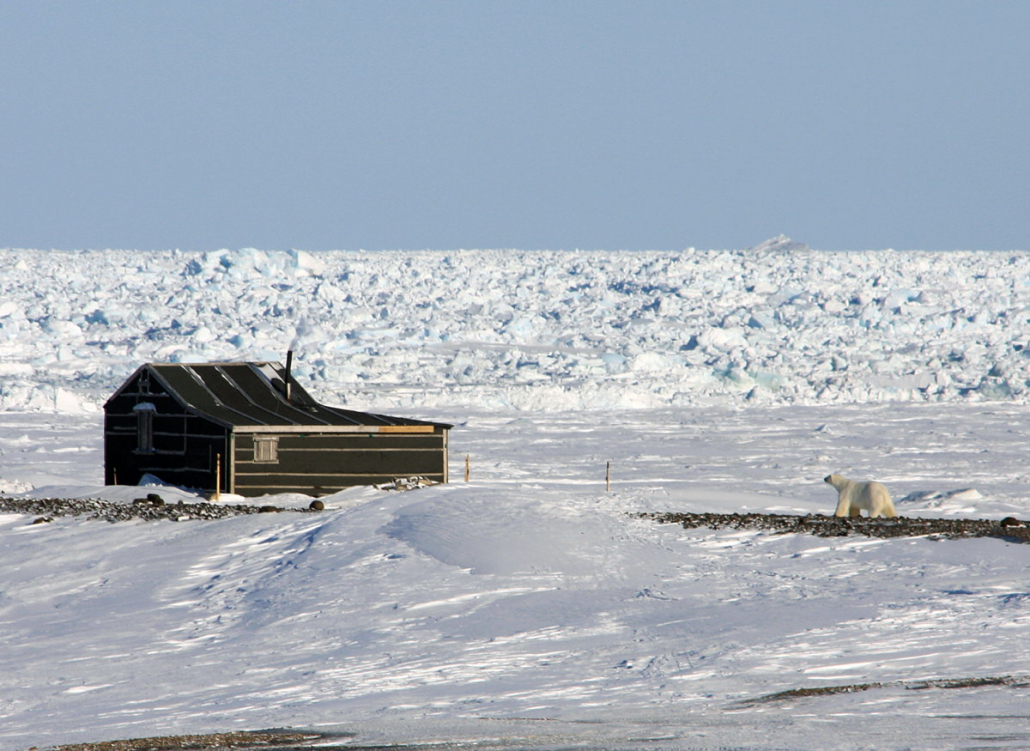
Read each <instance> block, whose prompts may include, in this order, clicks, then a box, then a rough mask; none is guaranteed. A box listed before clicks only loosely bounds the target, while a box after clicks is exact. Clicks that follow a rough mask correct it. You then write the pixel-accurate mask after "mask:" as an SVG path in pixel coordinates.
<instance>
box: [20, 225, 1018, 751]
mask: <svg viewBox="0 0 1030 751" xmlns="http://www.w3.org/2000/svg"><path fill="white" fill-rule="evenodd" d="M0 268H2V269H3V273H2V275H0V408H2V409H3V410H4V411H0V492H4V493H6V494H8V495H11V494H24V495H28V496H36V497H49V496H90V497H101V498H110V499H112V500H121V501H126V502H127V501H128V500H131V498H132V497H134V496H135V495H137V494H139V492H140V491H137V490H134V489H127V488H104V487H102V486H101V482H102V476H103V475H102V467H101V462H102V451H101V448H102V447H101V421H102V416H101V413H100V411H99V410H100V406H101V405H102V403H103V400H104V399H105V398H106V396H108V395H109V394H110V393H111V392H112V391H113V390H114V389H115V388H116V387H117V386H118V385H119V384H120V383H121V381H122V379H123V378H124V377H125V376H126V375H127V374H128V373H130V372H131V371H132V370H133V369H135V367H136V366H137V365H138V364H139V363H141V362H144V361H149V360H185V361H189V360H230V359H231V360H237V359H265V358H267V359H281V358H282V356H283V353H284V352H285V350H286V348H287V347H288V346H293V347H295V348H296V350H297V351H298V353H299V354H298V362H299V364H300V368H299V372H300V374H301V376H302V377H303V378H304V379H306V380H305V386H306V387H307V388H308V389H309V390H310V391H311V392H312V393H313V394H314V395H315V396H316V397H318V398H320V399H321V400H322V401H324V402H326V403H330V404H342V405H346V406H349V407H352V408H357V409H372V410H375V411H383V412H394V413H397V414H404V415H408V416H413V417H421V418H426V419H439V420H443V421H446V422H452V423H455V424H456V428H455V430H454V431H453V432H452V436H451V438H452V441H451V450H452V465H453V466H452V476H453V477H455V478H458V481H457V482H454V483H452V484H450V485H446V486H435V487H430V488H423V489H420V490H414V491H410V492H390V491H381V490H375V489H355V490H351V491H347V492H344V493H340V494H338V495H335V496H331V497H329V498H326V499H324V500H325V501H326V504H327V507H328V508H327V510H326V511H324V512H322V513H320V514H275V515H272V514H260V515H254V516H242V517H234V518H230V519H224V520H220V521H207V522H203V521H188V522H179V523H176V522H153V523H145V522H125V523H119V524H108V523H105V522H98V521H87V520H85V519H82V518H73V517H62V518H57V519H55V520H54V521H53V522H51V523H49V524H31V522H32V521H33V519H32V518H30V517H28V516H23V515H16V514H7V515H0V572H2V573H0V718H2V719H0V748H3V749H12V750H17V751H24V749H27V748H29V747H30V746H34V745H35V746H38V747H40V748H42V747H45V746H48V745H53V744H56V743H64V742H75V741H86V740H99V739H111V738H126V737H140V736H151V735H165V734H169V733H176V732H205V731H216V730H229V729H260V728H268V727H287V726H288V727H303V728H317V729H322V730H333V731H339V732H344V733H357V736H356V737H355V738H354V739H353V741H341V742H353V743H366V744H367V743H382V742H400V743H417V744H426V743H431V742H436V741H446V742H460V741H469V742H471V741H478V742H480V743H484V742H486V741H490V740H494V741H496V743H497V744H499V745H501V744H508V745H515V746H520V745H521V746H534V747H550V748H553V747H559V746H561V747H567V746H573V745H579V746H587V747H614V748H638V747H647V748H654V747H675V748H699V749H715V748H721V747H736V748H749V749H778V748H784V749H809V748H811V749H835V748H841V749H843V748H913V749H923V748H926V749H942V748H964V747H969V748H972V747H978V748H1025V747H1028V746H1030V709H1028V707H1030V689H1028V688H1026V687H1025V686H1021V685H1018V684H1021V683H1026V682H1028V680H1030V646H1028V645H1030V576H1028V574H1030V570H1028V568H1030V546H1026V545H1018V544H1013V543H1008V542H1004V541H1001V540H997V539H979V540H935V539H929V538H915V539H892V540H882V539H869V538H862V537H844V538H831V539H825V538H817V537H806V536H796V535H776V534H771V533H767V532H757V531H733V530H719V531H713V530H706V529H696V530H684V529H682V528H679V527H676V526H672V525H657V524H655V523H653V522H650V521H645V520H643V519H640V518H637V517H635V516H634V513H635V512H638V511H666V510H676V511H724V512H734V511H743V510H748V511H769V512H776V513H810V512H821V513H830V512H831V511H832V509H833V506H834V503H835V493H834V491H833V490H832V489H831V488H829V487H828V486H827V485H826V484H824V483H823V482H822V478H823V477H824V476H825V475H827V474H828V473H830V472H841V473H843V474H846V475H849V476H854V477H856V478H859V479H867V478H875V479H878V480H880V481H882V482H885V483H886V484H887V485H888V487H889V488H890V489H891V491H892V493H893V495H894V497H895V499H896V501H897V505H898V510H899V513H901V514H903V515H906V516H945V517H970V518H1002V517H1004V516H1017V517H1022V518H1028V517H1030V509H1028V504H1030V500H1028V499H1030V470H1028V469H1027V464H1026V456H1027V454H1028V449H1030V421H1028V420H1027V412H1028V409H1030V408H1028V407H1027V406H1026V402H1027V400H1028V395H1030V388H1028V386H1027V379H1028V377H1030V374H1028V366H1030V358H1028V356H1027V354H1026V346H1030V323H1028V320H1030V286H1028V281H1030V253H1017V252H1013V253H977V252H960V253H924V252H894V251H880V252H856V253H821V252H817V251H810V250H806V249H795V250H785V249H783V248H782V245H781V246H780V247H779V248H777V247H776V244H775V243H770V244H769V245H767V246H765V247H761V248H757V249H752V250H749V251H739V252H728V251H725V252H724V251H686V252H682V253H658V252H653V253H636V252H633V253H630V252H621V253H620V252H612V253H602V252H590V253H587V252H544V251H540V252H515V251H504V252H501V251H458V252H430V251H426V252H393V253H361V252H339V253H318V254H307V253H301V252H290V253H286V252H281V253H280V252H275V253H273V252H261V251H252V250H244V251H236V252H228V251H225V252H219V253H209V254H189V253H178V252H168V253H138V252H121V251H103V252H99V251H98V252H80V253H57V252H41V251H27V250H7V251H0ZM466 455H468V456H469V458H470V463H471V481H470V482H468V483H465V482H462V481H461V480H462V474H463V472H462V470H463V463H464V458H465V456H466ZM608 462H611V467H612V487H611V491H610V492H606V489H605V468H606V464H607V463H608ZM151 490H153V489H151ZM159 492H163V493H167V494H168V495H169V496H170V497H172V498H173V499H174V498H178V497H188V495H187V494H185V493H176V492H173V491H169V490H160V491H159ZM309 500H310V499H307V498H304V497H297V496H288V497H276V498H274V499H271V502H275V503H279V504H281V505H286V506H291V505H292V506H301V505H303V506H306V505H307V502H308V501H309ZM230 502H231V501H230ZM1004 676H1012V677H1014V678H1015V681H1014V683H1015V684H1017V685H988V686H981V687H964V688H945V687H943V686H945V685H948V684H943V683H933V684H930V686H929V687H927V684H926V683H925V682H927V681H931V682H933V681H947V680H954V681H965V680H966V679H985V678H1000V677H1004ZM871 683H876V684H882V685H880V686H879V687H876V688H871V689H868V690H862V691H854V692H848V693H833V694H828V695H813V696H807V697H796V698H791V699H785V700H781V701H771V702H762V701H758V700H760V699H761V698H762V697H766V696H768V695H770V694H774V693H777V692H782V691H789V690H795V689H816V688H821V687H833V686H845V685H860V684H871Z"/></svg>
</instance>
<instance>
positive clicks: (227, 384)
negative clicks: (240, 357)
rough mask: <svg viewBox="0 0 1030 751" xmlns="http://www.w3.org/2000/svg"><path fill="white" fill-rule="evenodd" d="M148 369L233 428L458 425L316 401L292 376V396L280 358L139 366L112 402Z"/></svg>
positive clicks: (200, 410) (167, 386) (178, 396)
mask: <svg viewBox="0 0 1030 751" xmlns="http://www.w3.org/2000/svg"><path fill="white" fill-rule="evenodd" d="M144 372H146V373H147V374H149V375H150V376H151V377H153V378H155V379H156V380H157V381H158V382H160V384H161V385H162V386H163V387H164V389H166V390H167V391H168V392H169V394H171V395H172V396H173V397H174V398H176V399H178V400H179V401H180V402H182V403H183V404H184V405H185V406H186V407H187V408H189V409H191V410H192V411H194V412H196V413H198V414H202V415H204V416H206V417H209V418H211V419H213V420H215V421H217V422H220V423H223V424H225V425H228V426H232V427H243V428H245V429H246V428H251V429H260V428H261V427H262V426H268V427H270V428H271V427H275V428H278V427H284V426H310V427H315V428H317V427H319V426H325V427H347V426H354V427H358V426H360V427H366V426H367V427H383V428H390V427H413V426H427V427H430V428H436V427H439V428H451V427H453V426H451V425H444V424H442V423H433V422H425V421H422V420H412V419H409V418H404V417H389V416H387V415H378V414H372V413H370V412H357V411H354V410H349V409H341V408H339V407H327V406H326V405H324V404H319V403H318V402H316V401H315V400H314V399H313V398H312V397H311V395H310V394H308V392H307V391H305V390H304V389H303V388H302V387H301V386H300V384H298V383H297V382H296V380H295V379H294V378H293V377H292V375H291V377H290V398H289V400H287V398H286V372H285V368H284V367H283V365H282V363H279V362H228V363H148V364H146V365H142V366H140V368H139V369H137V371H136V372H135V373H134V374H133V375H132V376H131V377H130V378H129V379H128V380H127V381H126V383H125V384H124V385H123V386H122V387H121V388H120V389H119V390H118V392H116V393H115V395H114V396H112V397H111V400H113V399H114V398H115V397H116V396H118V394H120V393H121V392H122V391H123V390H125V388H126V387H127V386H128V385H129V384H130V383H132V382H133V381H134V380H135V379H136V378H137V377H139V376H142V375H143V373H144ZM111 400H108V404H110V401H111Z"/></svg>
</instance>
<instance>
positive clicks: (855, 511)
mask: <svg viewBox="0 0 1030 751" xmlns="http://www.w3.org/2000/svg"><path fill="white" fill-rule="evenodd" d="M861 515H862V509H860V508H859V507H858V506H852V507H851V513H850V514H848V516H850V517H852V518H854V517H856V516H861Z"/></svg>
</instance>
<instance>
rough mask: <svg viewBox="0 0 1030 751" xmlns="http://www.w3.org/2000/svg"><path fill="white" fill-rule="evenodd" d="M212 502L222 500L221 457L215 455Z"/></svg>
mask: <svg viewBox="0 0 1030 751" xmlns="http://www.w3.org/2000/svg"><path fill="white" fill-rule="evenodd" d="M214 500H216V501H220V500H222V455H221V454H215V496H214Z"/></svg>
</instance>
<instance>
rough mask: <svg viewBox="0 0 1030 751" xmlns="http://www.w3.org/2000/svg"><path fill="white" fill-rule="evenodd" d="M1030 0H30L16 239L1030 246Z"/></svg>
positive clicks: (18, 13) (11, 57)
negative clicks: (779, 240) (779, 239)
mask: <svg viewBox="0 0 1030 751" xmlns="http://www.w3.org/2000/svg"><path fill="white" fill-rule="evenodd" d="M1028 134H1030V2H1025V1H1023V0H1019V1H1006V0H991V1H990V2H953V1H950V0H925V1H919V2H917V1H914V0H888V1H880V0H862V1H861V2H859V1H857V0H856V1H855V2H834V1H833V0H820V1H816V0H812V1H810V2H798V1H790V2H776V1H775V0H761V1H746V0H741V1H733V0H727V1H724V2H716V1H715V0H710V1H707V2H700V1H698V2H690V1H689V0H674V1H672V2H647V1H646V0H634V1H631V2H610V1H607V0H592V1H590V2H577V1H572V0H569V1H562V0H546V1H540V2H536V1H533V0H518V1H512V2H492V1H490V0H468V1H465V0H461V1H455V2H450V1H447V2H433V1H430V0H423V1H421V2H389V1H388V0H375V1H372V2H344V1H342V0H337V1H333V2H329V1H328V0H327V1H324V2H315V1H305V0H294V1H293V2H264V1H263V0H246V1H241V2H236V1H232V0H219V1H218V2H207V1H206V0H205V1H204V2H192V1H186V0H181V1H177V2H156V1H155V2H141V1H140V0H126V1H125V2H104V1H101V0H98V1H90V2H80V1H78V0H66V1H63V2H55V1H47V0H40V1H39V2H25V0H0V247H26V248H62V249H75V248H126V249H144V250H145V249H168V248H181V249H184V250H214V249H218V248H239V247H248V246H252V247H258V248H264V249H285V248H300V249H307V250H323V249H334V248H335V249H358V248H365V249H370V250H376V249H394V248H403V249H414V248H435V249H455V248H523V249H535V248H551V249H573V248H582V249H612V250H615V249H681V248H687V247H698V248H742V247H748V246H751V245H755V244H757V243H759V242H761V241H762V240H764V239H766V238H768V237H772V236H774V235H778V234H780V233H784V234H787V235H789V236H791V237H792V238H793V239H795V240H796V241H799V242H805V243H807V244H808V245H810V246H812V247H813V248H819V249H827V250H836V249H867V248H888V247H892V248H897V249H915V248H920V249H932V250H941V249H953V248H966V249H981V248H983V249H1005V250H1007V249H1030V148H1028V146H1027V139H1028Z"/></svg>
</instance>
